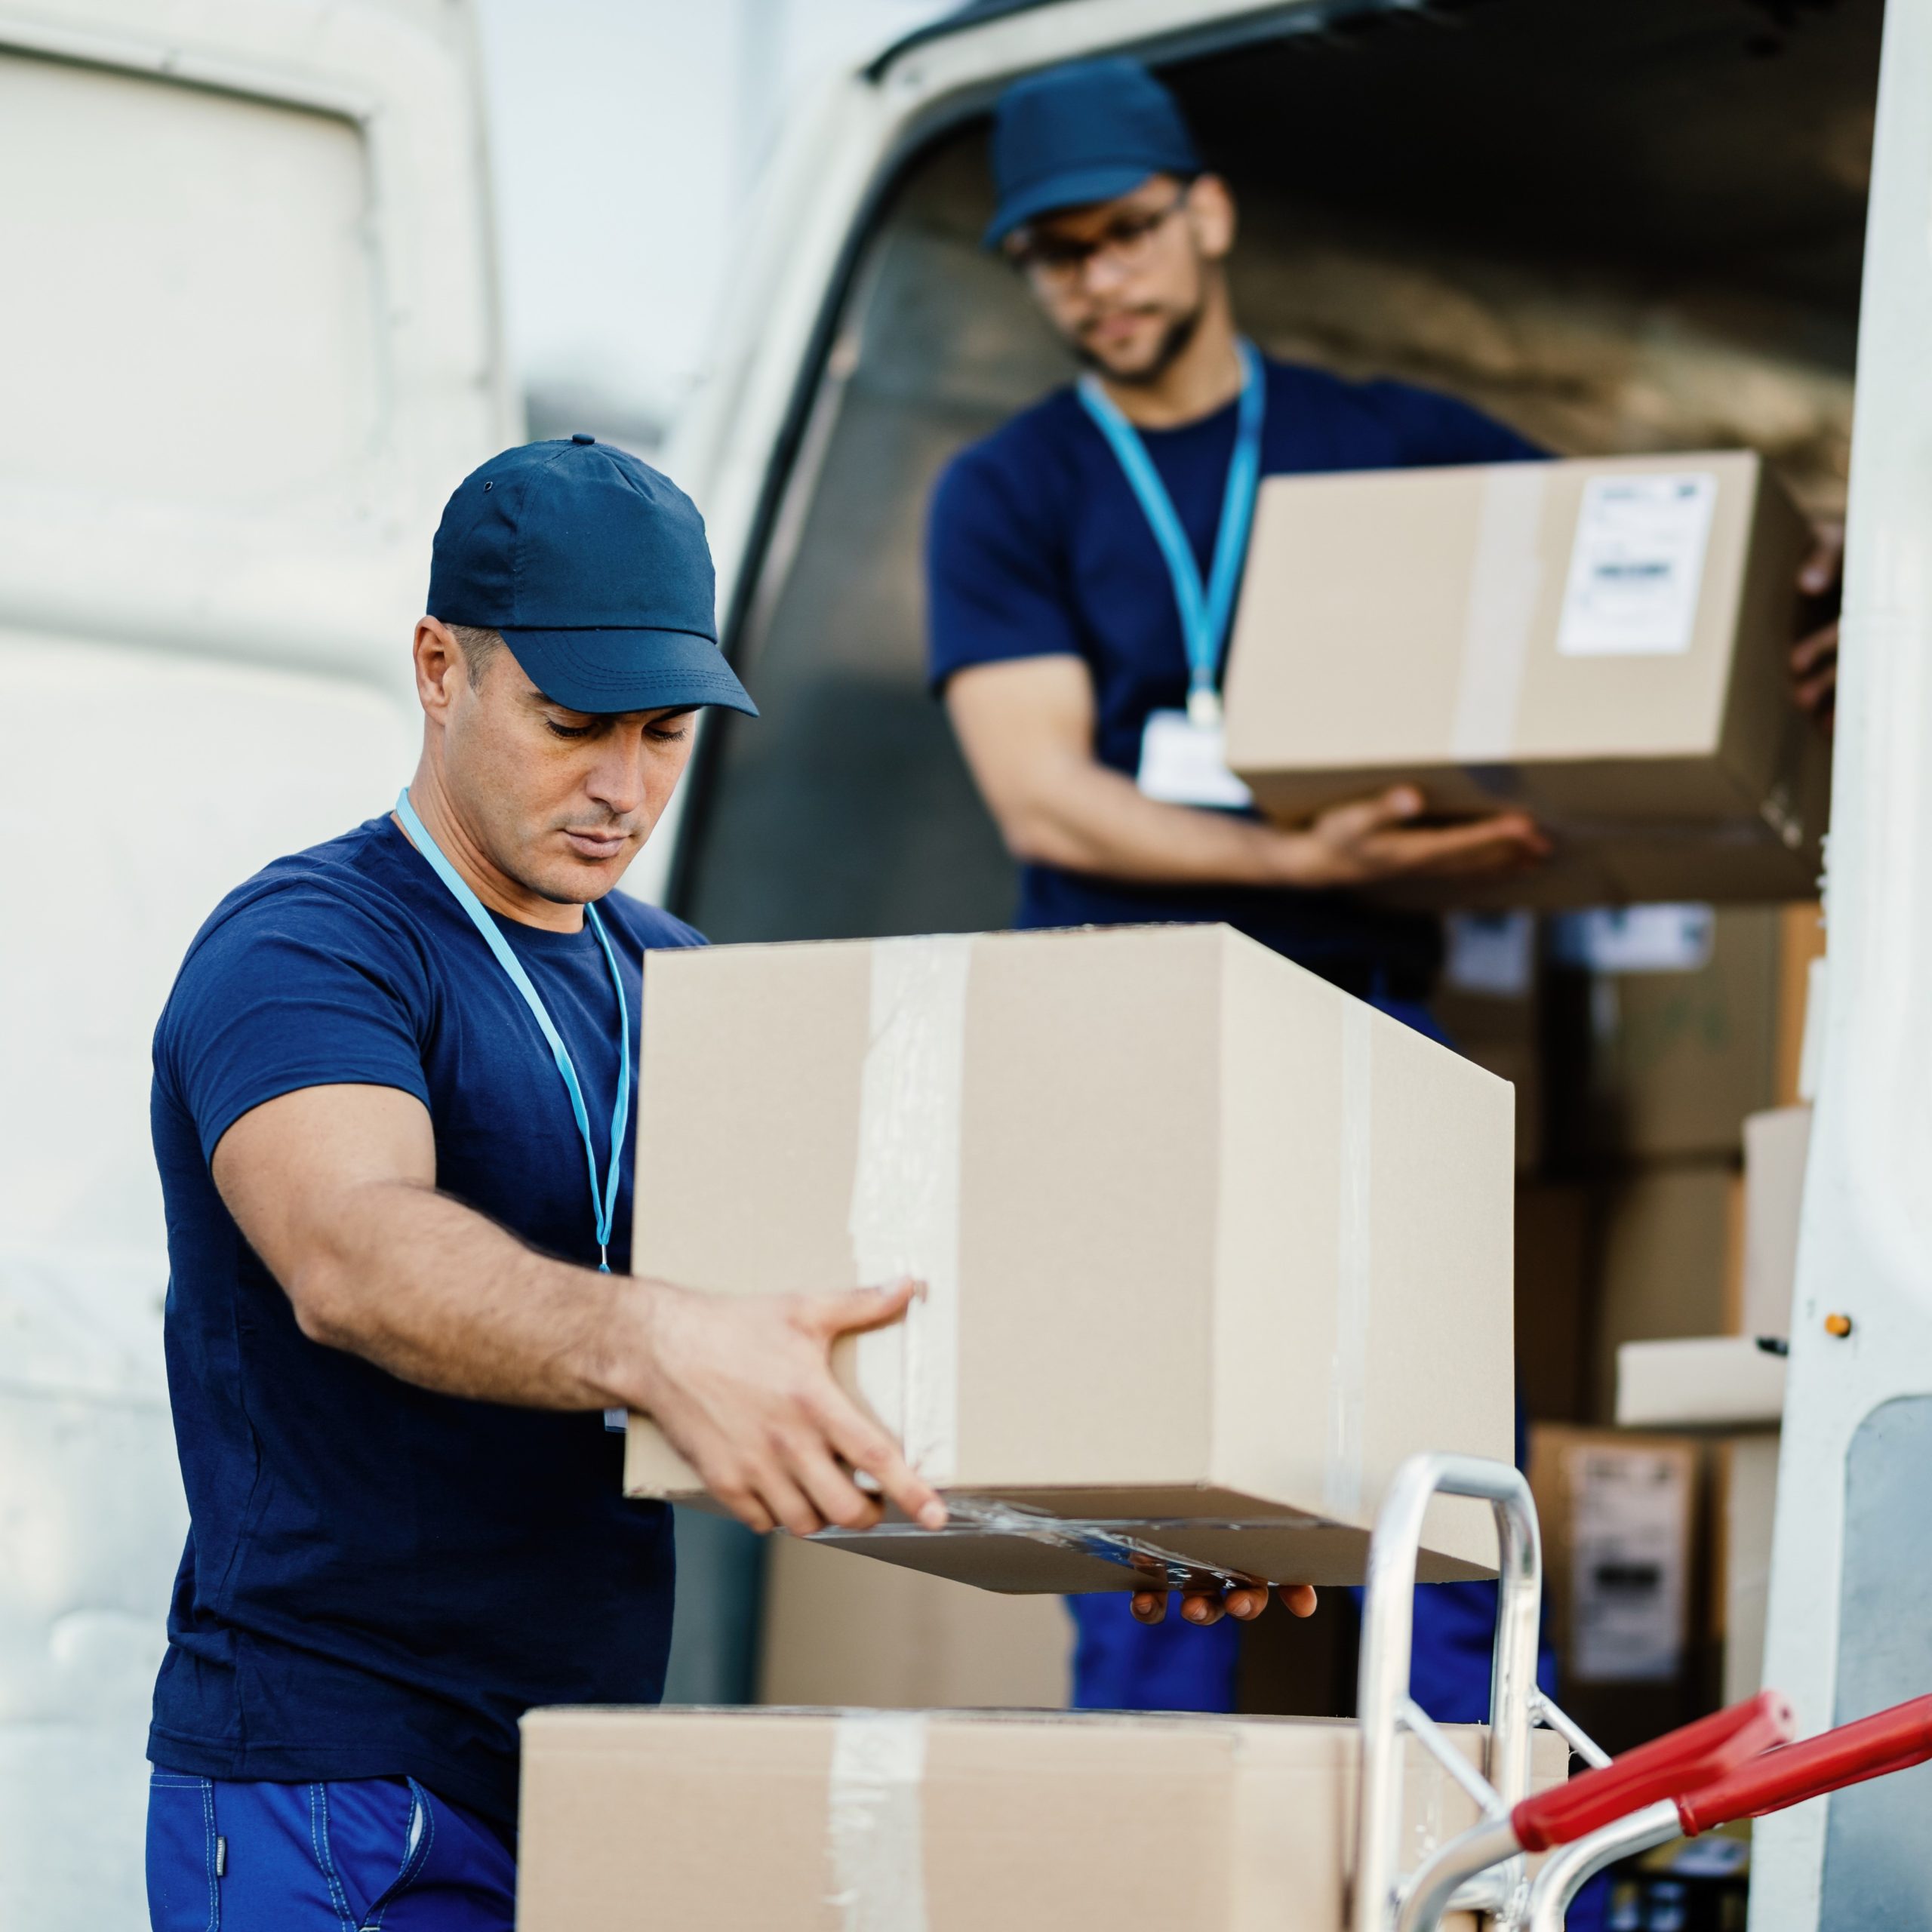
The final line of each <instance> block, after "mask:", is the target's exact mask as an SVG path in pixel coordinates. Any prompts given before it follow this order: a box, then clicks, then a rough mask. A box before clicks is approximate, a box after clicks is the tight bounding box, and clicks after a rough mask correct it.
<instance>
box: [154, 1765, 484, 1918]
mask: <svg viewBox="0 0 1932 1932" xmlns="http://www.w3.org/2000/svg"><path fill="white" fill-rule="evenodd" d="M147 1853H148V1856H147V1866H148V1917H149V1924H150V1925H151V1926H152V1928H153V1932H511V1927H512V1921H514V1919H515V1915H516V1860H515V1857H514V1855H513V1854H512V1852H511V1850H510V1849H509V1846H508V1845H506V1844H505V1843H504V1842H503V1839H502V1838H500V1836H498V1835H497V1833H496V1832H494V1831H493V1830H492V1829H491V1828H490V1826H488V1825H487V1824H485V1823H484V1822H483V1820H481V1818H479V1817H477V1816H476V1814H475V1813H474V1812H472V1811H469V1810H465V1809H464V1807H463V1806H461V1805H460V1804H451V1802H450V1801H449V1800H448V1798H438V1797H437V1796H435V1795H434V1794H433V1793H432V1792H428V1791H426V1790H424V1789H423V1787H422V1786H420V1784H418V1783H417V1782H416V1780H414V1778H358V1779H354V1780H343V1781H337V1782H336V1783H328V1784H266V1783H230V1782H229V1781H227V1780H223V1779H219V1778H198V1777H189V1776H187V1775H186V1774H184V1773H181V1772H177V1771H164V1770H157V1771H156V1772H155V1774H154V1775H153V1777H152V1779H151V1780H149V1786H148V1847H147Z"/></svg>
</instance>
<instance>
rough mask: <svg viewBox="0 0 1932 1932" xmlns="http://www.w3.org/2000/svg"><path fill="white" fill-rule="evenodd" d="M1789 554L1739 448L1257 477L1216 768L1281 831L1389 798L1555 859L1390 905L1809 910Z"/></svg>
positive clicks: (1810, 833) (1783, 513)
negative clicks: (1504, 835) (1502, 817)
mask: <svg viewBox="0 0 1932 1932" xmlns="http://www.w3.org/2000/svg"><path fill="white" fill-rule="evenodd" d="M1808 543H1809V533H1808V531H1807V526H1806V525H1805V523H1804V518H1802V517H1801V515H1799V514H1798V511H1797V510H1796V509H1795V507H1794V506H1792V503H1790V501H1789V499H1788V498H1787V497H1786V496H1785V494H1784V493H1783V491H1782V490H1781V489H1780V488H1779V486H1778V485H1777V482H1776V481H1775V479H1774V478H1772V477H1771V476H1770V474H1769V472H1767V469H1765V467H1764V464H1763V463H1761V461H1760V460H1759V459H1758V457H1755V455H1752V454H1750V453H1749V452H1743V451H1726V452H1706V453H1700V454H1693V455H1684V456H1678V455H1670V456H1660V457H1611V458H1601V459H1599V458H1591V459H1587V460H1572V461H1566V462H1552V463H1503V464H1492V465H1487V466H1466V467H1450V468H1443V469H1408V470H1391V471H1386V472H1350V473H1345V474H1341V475H1297V476H1273V477H1269V478H1266V480H1265V481H1264V482H1263V485H1262V486H1261V491H1260V498H1259V500H1258V504H1257V512H1256V518H1255V525H1254V534H1253V536H1252V538H1251V542H1250V545H1249V552H1248V562H1247V571H1246V575H1245V579H1244V584H1243V588H1242V592H1241V604H1240V607H1239V611H1238V617H1237V619H1236V623H1235V632H1234V636H1233V640H1232V645H1231V648H1230V655H1229V667H1228V675H1227V752H1228V761H1229V764H1230V765H1231V766H1232V768H1233V769H1234V771H1235V772H1236V773H1237V774H1238V776H1239V777H1241V779H1242V780H1244V782H1245V783H1247V785H1248V786H1250V787H1251V789H1252V790H1253V792H1254V795H1255V798H1256V800H1257V802H1258V803H1259V804H1260V806H1261V808H1263V811H1266V812H1267V813H1268V814H1269V815H1270V816H1271V817H1275V818H1276V819H1278V820H1281V821H1282V822H1284V823H1300V822H1303V821H1304V820H1306V819H1307V818H1309V817H1311V816H1312V814H1315V813H1316V812H1318V811H1321V810H1322V809H1324V808H1326V807H1327V806H1330V805H1332V804H1337V803H1340V802H1341V801H1343V800H1344V799H1346V798H1359V797H1362V796H1364V795H1367V794H1369V793H1371V792H1377V791H1380V790H1381V789H1383V788H1384V787H1386V786H1389V785H1390V784H1392V783H1398V782H1400V781H1404V780H1407V781H1412V782H1414V783H1418V784H1420V786H1422V787H1423V790H1424V791H1425V792H1426V795H1427V796H1428V798H1429V801H1430V804H1431V805H1432V808H1434V809H1435V810H1436V811H1440V812H1444V813H1447V814H1470V813H1476V812H1484V811H1495V810H1497V809H1499V808H1521V809H1522V810H1524V811H1528V812H1530V813H1531V814H1533V815H1534V817H1537V819H1538V820H1540V822H1541V823H1543V825H1544V826H1545V827H1546V829H1548V830H1549V831H1550V832H1552V835H1554V837H1555V840H1556V841H1557V846H1558V850H1557V854H1556V856H1555V858H1554V859H1553V860H1551V861H1550V862H1549V863H1546V864H1543V865H1541V866H1537V867H1534V868H1531V869H1528V870H1526V871H1524V872H1520V873H1518V874H1514V875H1509V876H1507V877H1503V878H1495V879H1489V880H1484V879H1472V880H1461V879H1458V880H1456V881H1451V882H1447V883H1446V884H1445V883H1444V882H1441V881H1436V882H1433V883H1432V882H1429V881H1422V882H1416V881H1407V882H1402V883H1400V884H1397V885H1395V886H1392V887H1391V888H1388V889H1387V894H1386V896H1392V897H1398V898H1404V897H1405V898H1407V900H1411V901H1413V902H1414V903H1445V904H1457V905H1467V906H1475V905H1485V904H1491V905H1511V904H1515V905H1536V906H1552V907H1554V906H1588V905H1600V904H1607V903H1626V902H1629V901H1646V900H1770V899H1780V898H1797V897H1807V896H1809V895H1810V893H1811V891H1813V889H1814V882H1815V880H1816V878H1817V871H1818V866H1819V854H1820V838H1821V835H1822V833H1823V826H1824V819H1825V814H1826V811H1827V809H1828V806H1829V747H1828V746H1827V744H1826V741H1825V740H1824V739H1823V737H1822V735H1821V734H1819V733H1817V731H1814V730H1812V729H1811V728H1810V726H1809V724H1808V723H1807V721H1806V720H1805V719H1804V718H1802V717H1801V715H1799V714H1798V712H1797V710H1796V709H1795V706H1793V705H1792V703H1791V701H1790V697H1789V690H1788V672H1787V669H1786V662H1787V654H1788V651H1789V646H1790V644H1791V641H1792V637H1793V635H1794V626H1795V621H1796V615H1797V598H1798V593H1797V586H1796V577H1797V571H1798V565H1799V563H1800V562H1801V560H1802V558H1803V557H1804V555H1805V554H1806V551H1807V546H1808Z"/></svg>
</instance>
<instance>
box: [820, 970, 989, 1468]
mask: <svg viewBox="0 0 1932 1932" xmlns="http://www.w3.org/2000/svg"><path fill="white" fill-rule="evenodd" d="M972 946H973V941H972V937H971V935H970V934H940V935H938V936H937V937H928V938H919V939H882V940H875V941H874V942H873V944H872V1013H871V1031H870V1034H869V1041H868V1044H867V1046H866V1060H865V1066H864V1069H863V1072H862V1073H861V1075H860V1091H859V1145H858V1158H857V1163H856V1164H855V1166H854V1171H853V1175H852V1207H851V1216H850V1219H849V1223H848V1226H849V1227H850V1229H851V1236H852V1254H853V1259H854V1261H855V1263H857V1269H858V1276H859V1279H860V1281H862V1282H864V1283H866V1284H868V1285H869V1286H875V1287H888V1286H890V1285H891V1284H892V1283H893V1282H894V1281H900V1280H903V1279H904V1278H906V1277H908V1276H910V1277H911V1278H913V1279H914V1280H915V1281H921V1282H923V1283H924V1284H925V1293H924V1296H923V1297H921V1299H919V1300H916V1301H915V1302H914V1303H912V1306H911V1308H910V1309H909V1310H908V1311H907V1313H906V1318H905V1320H904V1321H901V1322H894V1323H893V1324H891V1326H890V1327H884V1328H878V1329H874V1330H872V1331H871V1332H870V1333H869V1334H864V1335H861V1336H860V1337H859V1343H858V1364H857V1366H858V1379H859V1389H860V1393H861V1394H862V1395H863V1396H864V1397H865V1398H866V1401H868V1402H869V1403H870V1404H871V1405H872V1408H873V1409H874V1410H875V1411H876V1413H877V1414H878V1416H879V1417H880V1419H881V1420H882V1421H884V1423H886V1424H887V1426H888V1427H890V1428H891V1429H893V1431H894V1434H896V1435H897V1436H898V1438H899V1439H900V1441H901V1443H902V1444H903V1445H904V1447H905V1453H906V1460H907V1461H908V1462H909V1463H911V1464H912V1467H913V1468H914V1469H917V1470H918V1471H919V1472H920V1473H921V1475H924V1477H925V1478H926V1479H927V1481H929V1482H932V1483H944V1482H946V1481H949V1480H950V1479H951V1478H952V1472H953V1470H954V1469H955V1466H956V1465H957V1463H958V1421H959V1110H960V1103H961V1094H962V1091H963V1089H964V1083H965V1065H966V986H967V976H968V966H969V965H970V964H971V958H972Z"/></svg>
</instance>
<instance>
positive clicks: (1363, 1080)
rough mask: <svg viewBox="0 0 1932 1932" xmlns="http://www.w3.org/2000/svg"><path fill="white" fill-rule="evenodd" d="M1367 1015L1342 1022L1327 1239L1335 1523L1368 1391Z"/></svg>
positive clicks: (1370, 1130)
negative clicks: (1335, 1194)
mask: <svg viewBox="0 0 1932 1932" xmlns="http://www.w3.org/2000/svg"><path fill="white" fill-rule="evenodd" d="M1374 1075H1375V1035H1374V1019H1373V1017H1372V1015H1371V1012H1370V1010H1369V1009H1368V1008H1367V1007H1366V1006H1364V1005H1363V1004H1361V1002H1360V1001H1352V1002H1351V1003H1350V1004H1349V1008H1348V1011H1346V1013H1345V1014H1343V1018H1342V1104H1341V1119H1340V1134H1339V1140H1340V1148H1339V1153H1340V1161H1339V1163H1338V1165H1339V1169H1340V1199H1339V1201H1337V1214H1336V1236H1335V1349H1334V1354H1333V1355H1332V1356H1331V1358H1330V1361H1329V1370H1328V1459H1327V1466H1326V1467H1325V1469H1324V1471H1323V1473H1322V1481H1321V1506H1322V1507H1323V1509H1325V1510H1326V1511H1327V1512H1328V1513H1329V1515H1331V1516H1334V1517H1337V1518H1339V1519H1340V1520H1341V1521H1343V1522H1352V1521H1355V1519H1356V1518H1358V1517H1359V1516H1360V1515H1361V1461H1362V1441H1361V1438H1362V1414H1363V1410H1364V1407H1365V1405H1366V1402H1367V1391H1368V1312H1369V1307H1368V1303H1369V1286H1370V1282H1371V1278H1372V1277H1373V1273H1374V1251H1373V1250H1372V1248H1371V1234H1370V1219H1369V1216H1370V1210H1371V1205H1372V1204H1371V1200H1370V1198H1369V1193H1370V1181H1371V1174H1372V1173H1373V1171H1374V1130H1375V1119H1374Z"/></svg>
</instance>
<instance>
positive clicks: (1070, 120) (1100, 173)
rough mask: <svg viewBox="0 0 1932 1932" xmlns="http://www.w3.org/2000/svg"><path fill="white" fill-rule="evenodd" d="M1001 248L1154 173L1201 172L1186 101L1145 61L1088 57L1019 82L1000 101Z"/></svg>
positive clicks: (996, 227)
mask: <svg viewBox="0 0 1932 1932" xmlns="http://www.w3.org/2000/svg"><path fill="white" fill-rule="evenodd" d="M992 163H993V186H994V189H995V191H996V192H997V193H998V196H999V206H998V209H997V210H996V211H995V213H994V215H993V218H992V224H991V225H990V226H989V227H988V229H986V235H985V236H984V240H985V242H986V246H987V247H988V248H997V247H998V245H999V244H1000V243H1001V242H1003V241H1004V240H1005V239H1006V238H1007V236H1008V235H1011V233H1012V232H1013V231H1014V229H1016V228H1017V227H1019V226H1020V225H1021V224H1022V223H1024V222H1029V221H1032V220H1034V219H1035V217H1038V216H1040V215H1043V214H1053V213H1054V212H1055V211H1057V210H1058V209H1060V208H1081V207H1084V206H1086V205H1088V204H1090V203H1091V202H1110V201H1112V199H1113V198H1114V197H1115V195H1124V194H1128V193H1130V192H1132V190H1134V189H1136V188H1137V187H1139V186H1140V184H1141V183H1142V182H1143V181H1144V180H1146V179H1147V177H1148V176H1149V175H1150V174H1186V175H1192V174H1199V173H1200V172H1201V158H1200V156H1199V155H1198V154H1197V153H1196V152H1195V146H1194V137H1193V136H1192V135H1191V134H1189V132H1188V131H1187V122H1186V120H1185V119H1184V118H1183V117H1182V114H1181V111H1180V104H1179V103H1177V101H1176V100H1175V99H1174V96H1173V95H1172V94H1170V93H1168V91H1167V89H1166V88H1164V87H1163V86H1162V85H1161V83H1160V82H1158V81H1157V80H1156V79H1155V78H1154V76H1153V75H1152V74H1150V73H1149V72H1148V71H1147V69H1146V68H1145V67H1143V66H1141V64H1140V62H1139V61H1138V60H1128V59H1127V58H1125V57H1124V56H1119V57H1114V58H1112V59H1109V60H1079V61H1075V62H1073V63H1071V64H1070V65H1068V66H1062V67H1049V68H1048V69H1046V70H1045V71H1044V72H1041V73H1038V74H1029V75H1027V76H1026V78H1025V79H1024V80H1020V81H1015V82H1014V84H1013V85H1012V86H1011V87H1010V88H1008V89H1007V91H1005V92H1004V94H1001V96H1000V97H999V102H998V106H995V108H994V109H993V140H992Z"/></svg>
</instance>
